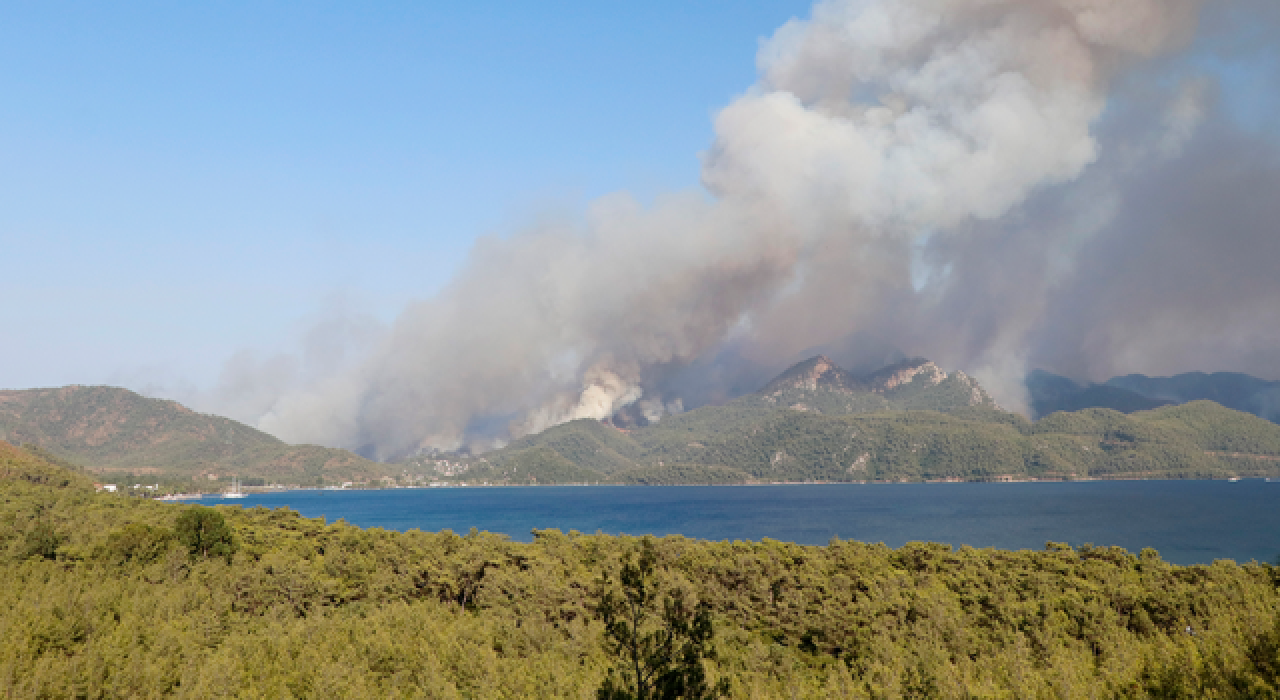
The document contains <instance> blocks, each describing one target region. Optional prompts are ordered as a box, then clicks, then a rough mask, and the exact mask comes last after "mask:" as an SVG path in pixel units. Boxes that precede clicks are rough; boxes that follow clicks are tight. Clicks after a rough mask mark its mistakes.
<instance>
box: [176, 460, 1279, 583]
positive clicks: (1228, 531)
mask: <svg viewBox="0 0 1280 700" xmlns="http://www.w3.org/2000/svg"><path fill="white" fill-rule="evenodd" d="M199 502H201V503H204V504H206V505H214V504H233V505H240V506H243V507H250V508H251V507H255V506H263V507H266V508H291V509H293V510H296V511H298V512H299V513H301V514H302V515H304V516H307V517H323V518H325V519H327V520H328V521H330V522H332V521H336V520H344V521H346V522H348V523H351V524H354V525H359V526H361V527H380V528H385V529H389V530H400V531H407V530H411V529H419V530H424V531H440V530H452V531H453V532H457V533H466V532H468V531H470V530H471V529H472V528H476V529H478V530H482V531H488V532H495V533H502V534H505V535H508V536H509V537H510V538H511V539H513V540H517V541H524V542H527V541H530V540H532V539H533V535H532V531H533V530H534V529H549V528H554V529H558V530H560V531H562V532H569V531H572V530H577V531H579V532H584V533H597V532H602V533H607V534H628V535H658V536H663V535H683V536H685V537H691V538H697V539H702V540H717V541H719V540H762V539H765V538H769V539H774V540H781V541H785V542H796V543H800V544H811V545H822V544H827V543H828V542H829V541H831V539H832V538H839V539H842V540H860V541H863V542H882V543H884V544H886V545H889V546H890V547H895V548H896V547H901V546H902V545H904V544H906V543H907V542H912V541H928V542H941V543H946V544H950V545H953V546H955V547H960V546H963V545H969V546H972V547H977V548H985V547H995V548H1000V549H1015V550H1016V549H1042V548H1044V546H1045V544H1046V543H1047V542H1062V543H1067V544H1070V545H1072V546H1076V547H1078V546H1080V545H1082V544H1086V543H1087V544H1093V545H1096V546H1103V545H1116V546H1120V547H1124V548H1125V549H1127V550H1129V551H1131V552H1134V553H1137V552H1139V551H1140V550H1142V549H1143V548H1145V547H1152V548H1154V549H1156V550H1157V551H1159V552H1160V555H1161V556H1162V557H1163V558H1164V559H1165V560H1166V561H1170V562H1172V563H1175V564H1181V565H1192V564H1209V563H1212V562H1213V561H1214V560H1217V559H1231V560H1235V561H1237V562H1241V563H1243V562H1247V561H1251V560H1256V561H1259V562H1270V563H1277V562H1278V561H1280V482H1275V481H1265V480H1262V479H1244V480H1240V481H1235V482H1228V481H1193V480H1184V481H1075V482H1019V483H933V484H928V483H916V484H772V485H752V486H523V487H522V486H511V487H466V488H461V487H452V488H425V489H385V490H343V491H334V490H323V491H307V490H301V491H283V492H274V493H263V494H250V495H248V496H247V497H245V498H243V499H238V500H234V501H230V500H222V499H220V498H219V497H217V496H208V497H205V498H203V499H201V500H200V501H199Z"/></svg>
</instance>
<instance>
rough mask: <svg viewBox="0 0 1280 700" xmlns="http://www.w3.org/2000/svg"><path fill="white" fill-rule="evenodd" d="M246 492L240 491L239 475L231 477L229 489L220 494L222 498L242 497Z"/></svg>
mask: <svg viewBox="0 0 1280 700" xmlns="http://www.w3.org/2000/svg"><path fill="white" fill-rule="evenodd" d="M245 495H246V494H244V493H242V492H241V491H240V477H238V476H233V477H231V489H230V490H229V491H226V492H225V493H223V494H222V497H223V498H244V497H245Z"/></svg>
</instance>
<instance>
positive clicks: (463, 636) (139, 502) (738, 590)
mask: <svg viewBox="0 0 1280 700" xmlns="http://www.w3.org/2000/svg"><path fill="white" fill-rule="evenodd" d="M524 449H530V448H524ZM534 449H536V448H534ZM636 561H642V562H648V565H647V568H645V569H643V570H642V571H643V572H647V573H642V574H639V575H642V576H643V579H642V580H641V583H643V585H644V590H645V591H646V596H645V598H636V599H635V600H637V601H638V602H637V603H635V605H636V607H637V608H638V609H639V610H640V613H643V614H644V617H641V615H640V614H636V615H635V616H634V617H630V618H625V619H626V620H628V621H629V620H633V619H636V620H639V622H638V624H637V628H636V629H637V631H638V632H640V633H643V634H645V635H649V634H654V633H658V632H659V631H660V630H678V629H679V628H678V627H677V625H678V624H680V620H681V619H687V618H680V617H679V615H678V613H679V610H680V606H681V605H683V606H684V609H685V610H688V611H692V610H697V611H698V615H699V617H698V619H699V620H703V621H704V622H705V624H704V625H703V626H701V627H699V629H701V630H703V632H702V633H703V634H704V635H705V639H706V643H705V647H704V648H703V649H702V652H704V653H701V654H697V655H695V656H694V657H693V659H692V661H690V662H689V663H690V664H691V668H692V669H693V670H694V671H696V673H697V674H698V675H699V676H703V677H705V678H706V680H707V681H708V685H713V686H720V687H723V688H724V690H725V691H726V695H725V697H728V698H732V699H735V700H746V699H748V698H796V699H803V700H825V699H827V698H856V699H863V698H867V699H869V698H944V699H950V698H956V699H960V698H974V697H984V698H1058V697H1062V698H1077V697H1079V698H1089V697H1099V698H1101V697H1106V698H1112V697H1123V698H1211V699H1212V698H1220V699H1224V700H1225V699H1227V698H1274V697H1277V696H1278V695H1280V590H1278V586H1280V572H1278V571H1277V569H1276V568H1275V567H1273V566H1270V565H1268V564H1258V563H1248V564H1243V565H1240V564H1236V563H1234V562H1230V561H1218V562H1215V563H1214V564H1212V565H1210V566H1190V567H1180V566H1174V565H1171V564H1169V563H1167V562H1165V561H1163V560H1162V559H1161V558H1160V556H1159V554H1158V553H1157V552H1155V551H1154V550H1150V549H1146V550H1143V551H1142V552H1141V553H1140V554H1132V553H1129V552H1127V551H1124V550H1122V549H1119V548H1115V547H1094V546H1091V545H1084V546H1081V547H1079V548H1078V549H1072V548H1071V547H1068V546H1066V545H1060V544H1053V543H1049V544H1046V546H1045V548H1044V549H1043V550H1041V551H1031V550H1024V551H1017V552H1014V551H1003V550H991V549H984V550H979V549H973V548H970V547H961V548H959V549H953V548H952V547H950V546H947V545H939V544H929V543H922V542H914V543H910V544H907V545H906V546H904V547H902V548H900V549H896V550H895V549H890V548H888V547H886V546H884V545H879V544H864V543H861V542H850V541H841V540H836V539H833V540H832V541H831V542H830V543H829V544H827V545H826V546H821V547H813V546H800V545H795V544H788V543H784V542H776V541H770V540H765V541H763V542H728V541H726V542H704V541H698V540H691V539H687V538H683V537H679V536H672V537H665V538H633V537H625V536H623V537H613V536H607V535H584V534H581V533H577V532H570V533H567V534H566V533H561V532H559V531H557V530H539V531H535V532H534V541H533V542H531V543H528V544H522V543H515V542H511V541H510V540H509V539H508V538H506V537H504V536H501V535H493V534H487V533H479V532H472V533H471V534H468V535H458V534H455V533H452V532H448V531H445V532H440V533H427V532H421V531H418V530H412V531H409V532H403V533H400V532H389V531H386V530H382V529H377V528H374V529H368V530H362V529H360V528H356V527H353V526H351V525H348V524H346V523H344V522H342V521H338V522H334V523H327V522H325V520H324V519H310V518H303V517H300V516H299V515H298V514H297V513H295V512H292V511H289V510H287V509H281V510H267V509H265V508H249V509H244V508H239V507H232V506H219V507H217V508H207V507H201V506H190V505H185V504H171V503H160V502H156V501H154V500H150V499H140V498H130V497H127V496H122V495H115V494H95V493H94V491H93V488H92V486H91V484H90V482H89V480H88V479H87V478H85V476H84V475H82V474H79V473H76V472H74V471H70V470H67V469H65V468H62V467H59V466H57V465H55V464H52V463H50V462H48V461H47V460H44V459H42V458H41V457H39V456H38V455H35V454H32V453H30V452H27V451H23V450H19V449H16V448H13V447H10V446H9V445H7V444H4V443H0V632H2V634H0V696H3V697H6V698H8V697H12V698H71V697H77V698H78V697H84V698H104V699H105V698H130V699H132V698H167V697H174V698H202V699H203V698H304V697H306V698H352V699H355V700H358V699H360V698H388V697H395V698H420V697H421V698H579V699H580V698H591V697H597V690H598V689H600V688H601V687H603V686H604V685H605V683H607V680H606V679H608V678H609V677H610V674H611V672H612V673H613V674H614V677H615V678H618V677H622V678H625V677H626V676H625V674H626V669H628V668H631V667H632V664H633V663H634V658H633V657H630V656H628V655H627V654H626V652H625V650H623V649H618V648H617V647H615V646H613V645H612V644H610V642H609V640H610V639H611V638H613V637H611V636H610V634H609V632H608V631H607V629H606V601H609V600H615V601H616V600H617V599H618V598H619V596H620V595H621V592H622V591H623V590H626V591H634V590H636V589H637V587H636V583H635V579H634V578H632V579H628V578H627V577H626V574H624V573H623V572H624V571H626V569H625V568H624V567H627V566H628V565H629V564H631V563H633V562H636ZM631 570H632V571H636V569H634V568H633V569H631ZM627 581H631V583H630V584H628V583H626V582H627ZM625 585H630V586H631V587H630V588H626V589H622V586H625ZM611 609H612V610H614V611H615V612H616V610H617V607H616V606H614V607H613V608H611ZM669 620H675V622H669ZM614 629H615V631H616V627H615V628H614Z"/></svg>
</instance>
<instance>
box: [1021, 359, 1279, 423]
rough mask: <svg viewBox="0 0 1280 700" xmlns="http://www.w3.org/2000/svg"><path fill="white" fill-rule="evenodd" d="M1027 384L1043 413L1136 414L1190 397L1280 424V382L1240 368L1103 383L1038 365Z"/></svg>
mask: <svg viewBox="0 0 1280 700" xmlns="http://www.w3.org/2000/svg"><path fill="white" fill-rule="evenodd" d="M1026 384H1027V390H1028V391H1029V393H1030V394H1031V406H1032V410H1033V411H1034V413H1035V415H1036V416H1037V417H1040V416H1047V415H1049V414H1050V413H1053V412H1054V411H1078V410H1080V409H1082V408H1110V409H1114V410H1116V411H1120V412H1122V413H1132V412H1133V411H1145V410H1147V409H1151V408H1156V407H1157V406H1165V405H1169V404H1179V403H1187V402H1189V401H1214V402H1216V403H1219V404H1222V405H1223V406H1226V407H1227V408H1233V409H1235V410H1237V411H1243V412H1245V413H1252V414H1253V415H1255V416H1259V417H1261V418H1265V419H1267V420H1269V421H1272V422H1277V423H1280V381H1267V380H1265V379H1258V378H1257V377H1251V376H1249V375H1247V374H1238V373H1235V372H1215V373H1213V374H1205V373H1204V372H1188V373H1186V374H1179V375H1176V376H1173V377H1148V376H1145V375H1141V374H1130V375H1126V376H1123V377H1113V378H1111V379H1108V380H1107V381H1106V382H1103V383H1102V384H1079V383H1077V382H1075V381H1072V380H1071V379H1068V378H1066V377H1062V376H1059V375H1056V374H1051V373H1049V372H1045V371H1043V370H1035V371H1034V372H1032V373H1031V374H1029V375H1027V382H1026Z"/></svg>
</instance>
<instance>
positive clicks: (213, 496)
mask: <svg viewBox="0 0 1280 700" xmlns="http://www.w3.org/2000/svg"><path fill="white" fill-rule="evenodd" d="M1272 478H1273V477H1269V476H1242V477H1176V476H1151V477H1142V476H1127V475H1126V476H1093V477H1073V478H1036V477H1030V478H994V479H922V480H917V481H908V480H892V481H878V480H868V481H750V482H745V483H743V482H738V483H690V484H614V483H570V484H492V483H486V484H467V483H461V484H448V485H441V486H378V487H370V488H333V487H306V488H279V489H264V490H261V491H257V490H245V491H243V493H244V494H245V495H248V496H263V495H270V494H283V493H296V492H301V491H317V492H324V491H331V492H339V493H359V492H370V491H444V490H449V489H493V488H505V489H510V488H570V487H574V488H669V487H689V486H703V487H705V486H738V487H756V486H902V485H910V484H919V485H925V484H1061V483H1072V482H1107V481H1224V482H1227V483H1237V482H1242V481H1262V482H1265V483H1270V482H1271V480H1272ZM1277 483H1280V478H1277ZM151 500H155V501H166V502H179V503H181V502H187V501H198V500H210V501H231V502H234V501H239V500H242V499H241V498H240V497H236V498H226V497H225V496H224V495H223V494H222V493H221V492H212V493H183V494H171V495H166V496H154V497H151Z"/></svg>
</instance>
